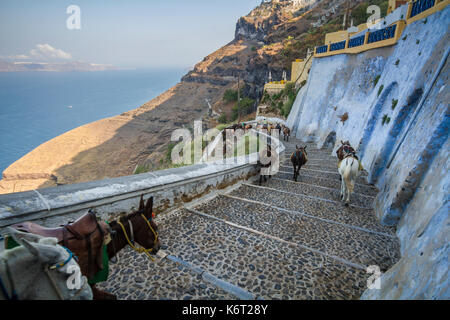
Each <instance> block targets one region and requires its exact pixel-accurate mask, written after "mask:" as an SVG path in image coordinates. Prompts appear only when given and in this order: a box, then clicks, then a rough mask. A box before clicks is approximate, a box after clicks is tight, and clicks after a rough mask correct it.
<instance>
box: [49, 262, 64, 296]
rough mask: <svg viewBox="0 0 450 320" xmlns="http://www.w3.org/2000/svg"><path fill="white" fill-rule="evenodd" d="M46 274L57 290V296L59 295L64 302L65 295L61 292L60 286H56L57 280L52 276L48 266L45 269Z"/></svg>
mask: <svg viewBox="0 0 450 320" xmlns="http://www.w3.org/2000/svg"><path fill="white" fill-rule="evenodd" d="M44 271H45V274H46V275H47V277H48V279H49V280H50V283H51V284H52V286H53V289H55V292H56V294H57V295H58V297H59V299H60V300H64V295H63V294H62V292H61V290H60V289H59V287H58V285H57V284H56V282H55V280H54V279H53V278H52V276H51V275H50V269H49V267H48V266H46V267H45V268H44Z"/></svg>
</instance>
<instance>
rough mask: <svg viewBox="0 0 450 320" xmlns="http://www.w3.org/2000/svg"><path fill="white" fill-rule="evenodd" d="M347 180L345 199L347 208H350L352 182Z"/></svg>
mask: <svg viewBox="0 0 450 320" xmlns="http://www.w3.org/2000/svg"><path fill="white" fill-rule="evenodd" d="M344 180H345V183H344V185H345V192H344V193H345V195H344V199H345V206H346V207H348V206H349V203H350V184H351V181H350V180H349V178H348V177H347V178H346V179H344Z"/></svg>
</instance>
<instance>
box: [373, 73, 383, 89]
mask: <svg viewBox="0 0 450 320" xmlns="http://www.w3.org/2000/svg"><path fill="white" fill-rule="evenodd" d="M380 78H381V74H379V75H377V76H376V77H375V79H373V86H374V87H376V86H377V84H378V81H379V80H380Z"/></svg>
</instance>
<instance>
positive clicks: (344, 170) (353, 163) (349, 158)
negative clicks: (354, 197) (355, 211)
mask: <svg viewBox="0 0 450 320" xmlns="http://www.w3.org/2000/svg"><path fill="white" fill-rule="evenodd" d="M352 149H353V148H352ZM338 170H339V174H340V175H341V200H342V201H344V202H345V206H346V207H348V206H349V205H350V196H351V194H352V193H353V189H354V187H355V182H356V180H357V179H358V175H359V171H360V170H361V165H360V163H359V160H358V158H357V157H356V155H355V153H354V152H349V153H347V152H344V156H343V160H342V161H340V162H339V164H338Z"/></svg>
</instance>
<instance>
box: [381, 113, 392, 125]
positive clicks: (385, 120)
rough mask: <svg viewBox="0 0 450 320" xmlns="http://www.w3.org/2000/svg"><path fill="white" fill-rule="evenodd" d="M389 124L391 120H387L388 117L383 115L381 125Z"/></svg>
mask: <svg viewBox="0 0 450 320" xmlns="http://www.w3.org/2000/svg"><path fill="white" fill-rule="evenodd" d="M389 122H391V118H389V116H388V115H387V114H385V115H384V116H383V121H382V125H383V126H384V125H385V124H388V123H389Z"/></svg>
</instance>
